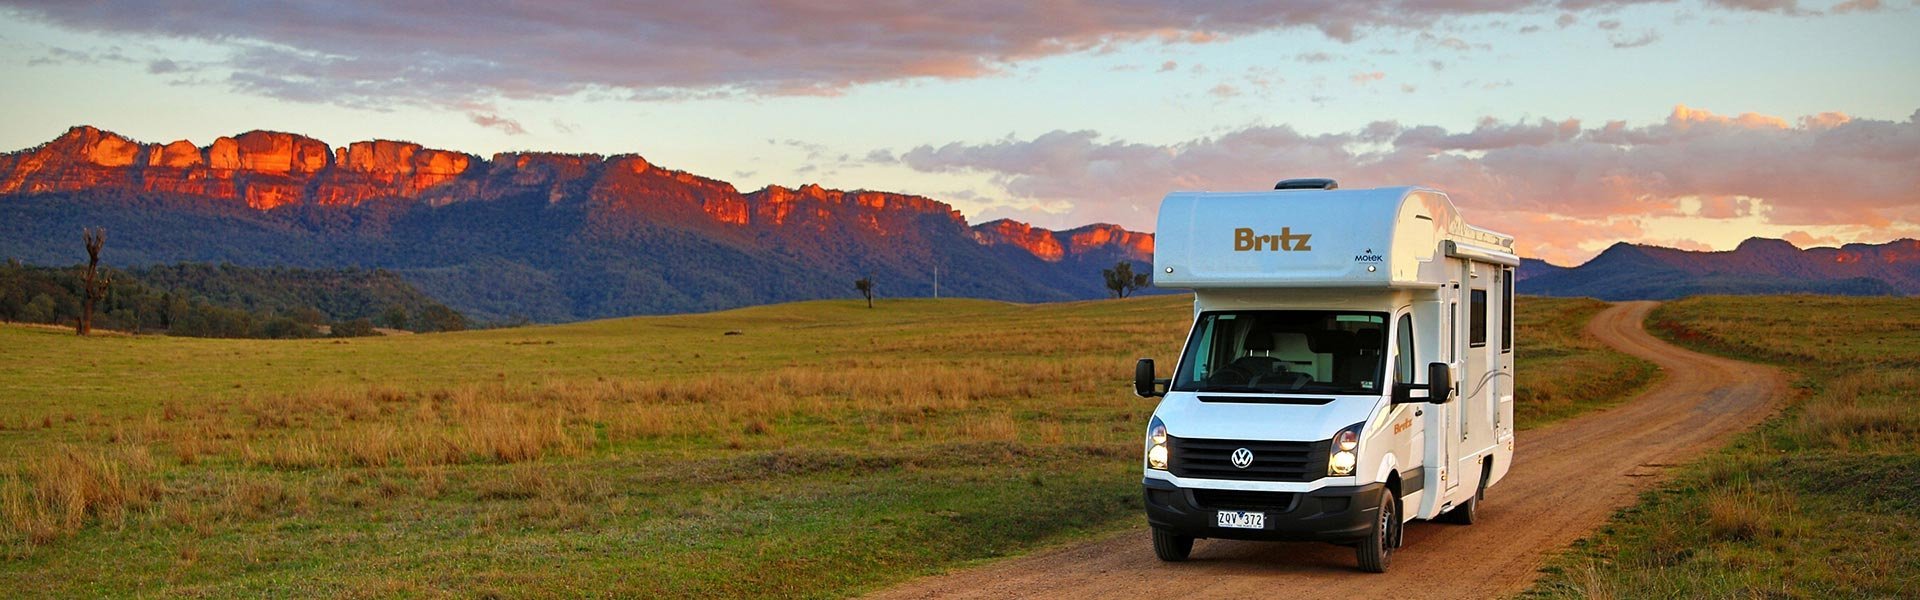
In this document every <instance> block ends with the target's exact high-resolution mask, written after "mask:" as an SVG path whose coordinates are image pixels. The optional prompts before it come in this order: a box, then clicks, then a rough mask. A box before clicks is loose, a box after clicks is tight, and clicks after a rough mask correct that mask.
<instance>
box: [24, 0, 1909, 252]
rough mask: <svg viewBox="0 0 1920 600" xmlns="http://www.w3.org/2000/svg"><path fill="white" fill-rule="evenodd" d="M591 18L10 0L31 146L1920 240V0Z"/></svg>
mask: <svg viewBox="0 0 1920 600" xmlns="http://www.w3.org/2000/svg"><path fill="white" fill-rule="evenodd" d="M573 8H575V9H577V10H572V11H543V10H539V9H537V8H535V5H513V4H508V5H502V6H500V7H497V8H496V9H494V10H489V11H471V13H472V14H467V13H462V14H436V13H433V12H432V11H430V10H423V9H418V8H415V7H411V6H407V5H399V6H384V5H380V4H378V3H371V4H336V5H328V6H301V5H268V6H266V7H265V8H264V9H261V10H249V11H222V10H215V9H212V8H206V7H197V6H189V7H155V6H145V5H117V4H115V3H104V4H94V5H84V6H31V5H27V6H23V5H17V4H14V3H11V2H7V3H0V14H6V15H7V16H8V17H9V18H8V19H5V20H0V49H4V50H0V52H4V53H5V55H6V56H8V57H9V58H10V59H11V60H6V61H0V73H4V75H5V76H6V77H7V78H8V79H9V81H12V82H15V84H14V85H10V86H8V90H7V91H6V92H0V98H3V99H4V102H5V104H6V106H8V107H9V108H10V109H12V110H11V111H10V114H11V115H12V117H11V118H9V119H6V120H4V121H0V147H8V148H28V147H32V146H33V145H35V144H39V143H42V142H45V141H46V140H49V139H53V138H54V137H56V136H57V135H59V132H60V130H58V129H55V128H57V127H64V126H66V125H67V124H74V123H84V124H89V125H91V126H94V127H98V128H101V129H104V130H108V131H113V132H115V133H118V134H120V135H123V136H126V137H129V138H133V139H137V140H140V141H143V142H147V143H162V144H164V143H167V142H170V141H173V140H179V139H187V140H192V141H193V142H194V143H195V144H196V145H200V146H204V145H205V144H208V143H211V141H212V140H213V139H214V138H215V137H218V136H228V135H234V134H237V133H239V132H243V131H248V130H255V129H258V130H268V131H285V132H289V133H296V134H300V135H305V136H310V137H313V138H316V139H321V140H324V141H326V142H327V143H328V144H334V143H337V142H338V141H340V140H348V141H360V140H374V139H389V140H407V141H411V142H414V143H419V144H421V145H423V146H426V147H430V148H439V149H446V150H453V151H458V152H464V153H468V154H473V155H476V156H481V157H488V156H491V155H493V154H495V153H498V152H506V151H512V150H531V151H540V152H558V153H572V154H589V153H590V154H600V155H603V156H610V155H615V154H627V153H634V154H639V155H641V156H645V157H647V158H648V160H649V162H654V163H656V164H664V165H669V167H668V168H673V169H678V170H684V171H687V172H690V173H696V174H700V175H703V176H706V177H711V178H714V179H719V180H723V181H728V182H732V183H736V184H737V185H738V186H739V188H740V189H754V188H762V187H766V186H770V185H780V186H782V187H798V186H799V185H801V184H804V183H816V184H819V185H821V186H823V187H827V188H833V189H847V190H854V189H864V190H874V191H887V192H894V193H901V194H911V195H918V196H923V197H926V198H930V199H933V200H937V201H940V202H943V203H946V204H948V205H951V206H953V207H954V208H955V209H957V210H961V211H962V212H964V213H966V214H968V215H972V216H973V218H976V219H978V220H979V221H980V222H982V223H986V222H991V221H994V220H998V219H1003V218H1006V219H1013V220H1016V221H1020V222H1023V223H1030V224H1032V225H1034V226H1037V227H1044V228H1047V229H1053V230H1067V229H1072V228H1075V227H1079V226H1083V225H1087V224H1093V223H1112V224H1116V225H1120V226H1122V227H1126V228H1128V229H1131V230H1136V231H1150V230H1152V229H1153V218H1154V212H1155V210H1156V208H1155V207H1156V205H1157V201H1158V199H1159V198H1160V197H1161V196H1163V195H1164V194H1165V193H1167V192H1169V191H1174V190H1231V189H1264V188H1265V187H1268V186H1271V185H1272V182H1273V181H1277V180H1279V179H1283V178H1289V177H1305V176H1327V177H1333V178H1335V179H1339V180H1340V181H1341V182H1342V183H1343V184H1344V185H1346V186H1347V187H1353V188H1370V187H1390V186H1398V185H1425V186H1429V187H1434V188H1436V189H1440V190H1442V191H1445V192H1447V193H1448V194H1449V195H1450V196H1452V197H1453V199H1454V201H1455V202H1456V203H1457V204H1458V205H1459V206H1460V207H1461V210H1462V212H1463V213H1464V214H1466V215H1467V219H1468V220H1469V221H1470V222H1473V223H1475V224H1476V225H1480V226H1484V227H1487V228H1490V229H1495V230H1500V231H1505V232H1511V233H1513V234H1514V235H1515V236H1516V237H1518V238H1519V248H1520V250H1521V251H1522V254H1525V255H1527V256H1531V257H1539V258H1542V259H1544V260H1548V261H1549V262H1552V263H1554V264H1579V263H1583V262H1585V261H1586V260H1588V259H1590V258H1592V257H1593V256H1596V255H1598V254H1599V253H1600V252H1601V251H1603V250H1605V248H1606V247H1607V246H1608V245H1610V244H1611V243H1612V242H1614V241H1627V242H1633V243H1639V244H1645V245H1654V246H1662V247H1671V248H1677V249H1685V250H1728V249H1731V248H1733V247H1735V246H1736V245H1737V244H1738V243H1739V242H1740V241H1741V240H1744V239H1747V238H1749V237H1765V238H1770V239H1785V240H1788V241H1789V242H1791V243H1793V244H1794V245H1795V246H1796V247H1800V248H1814V247H1837V246H1840V245H1844V244H1847V243H1883V242H1887V241H1892V240H1896V239H1904V238H1916V237H1920V166H1917V165H1915V164H1914V160H1915V159H1914V157H1915V156H1920V110H1916V109H1917V108H1920V78H1916V77H1912V76H1911V75H1908V74H1910V73H1914V72H1920V39H1916V38H1915V37H1914V36H1911V35H1909V34H1908V32H1910V31H1911V30H1912V29H1914V26H1916V25H1920V10H1916V7H1915V4H1914V3H1913V2H1878V1H1873V0H1849V1H1844V2H1798V1H1796V0H1782V1H1776V2H1718V1H1704V0H1703V1H1698V2H1674V3H1640V2H1621V3H1609V4H1603V5H1594V6H1581V5H1561V4H1555V3H1548V2H1537V1H1529V0H1516V1H1515V2H1511V3H1504V4H1499V5H1489V4H1474V5H1464V4H1462V5H1456V4H1454V3H1439V4H1432V5H1421V6H1415V7H1406V6H1390V5H1383V4H1342V5H1339V6H1317V7H1316V6H1305V5H1285V6H1261V7H1239V8H1227V7H1214V6H1208V5H1197V6H1186V7H1181V8H1180V9H1179V10H1178V11H1176V10H1167V9H1156V8H1153V7H1127V6H1113V5H1101V4H1093V3H1088V4H1086V5H1077V4H1076V5H1071V6H1067V5H1063V6H1062V7H1050V6H1038V7H1037V6H1030V5H1025V4H1022V3H1013V4H1009V5H1007V6H999V7H995V6H983V7H976V8H977V10H968V9H966V8H964V7H962V8H955V7H949V6H944V5H938V4H933V5H925V6H922V5H917V4H915V3H913V2H903V3H899V4H895V5H889V6H872V7H869V8H868V9H867V10H861V11H853V10H831V9H825V8H819V7H811V8H808V7H799V8H796V7H786V6H765V7H746V6H733V5H724V6H723V5H703V6H699V7H688V8H686V9H685V10H677V11H666V10H661V9H658V8H649V7H647V6H640V7H638V8H634V7H626V6H600V5H597V4H594V3H591V2H584V3H579V4H575V5H573ZM1055 10H1064V11H1066V12H1053V11H1055ZM1009 15H1012V16H1014V17H1018V18H1007V17H1008V16H1009ZM1069 16H1071V17H1072V18H1067V17H1069ZM1570 73H1577V74H1578V75H1577V76H1571V75H1569V74H1570ZM130 100H132V101H134V102H137V103H138V104H133V103H130V102H129V101H130ZM134 106H138V108H137V109H136V108H133V107H134ZM56 124H58V125H56ZM1287 165H1291V166H1287Z"/></svg>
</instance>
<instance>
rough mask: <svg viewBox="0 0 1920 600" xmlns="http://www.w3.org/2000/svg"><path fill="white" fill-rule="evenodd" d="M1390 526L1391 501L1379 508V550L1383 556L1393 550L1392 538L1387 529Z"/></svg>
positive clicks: (1391, 514) (1391, 521)
mask: <svg viewBox="0 0 1920 600" xmlns="http://www.w3.org/2000/svg"><path fill="white" fill-rule="evenodd" d="M1392 526H1393V501H1391V500H1389V501H1387V503H1386V505H1384V506H1381V507H1380V548H1381V553H1383V554H1384V553H1386V552H1390V551H1392V550H1393V545H1392V544H1393V536H1392V535H1390V534H1389V533H1388V532H1389V531H1390V530H1389V529H1387V528H1388V527H1392Z"/></svg>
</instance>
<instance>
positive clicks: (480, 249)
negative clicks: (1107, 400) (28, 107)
mask: <svg viewBox="0 0 1920 600" xmlns="http://www.w3.org/2000/svg"><path fill="white" fill-rule="evenodd" d="M82 227H105V228H106V229H107V230H108V231H109V240H108V243H107V250H106V252H105V253H104V254H103V260H105V261H106V262H107V263H108V264H112V265H118V266H123V267H128V266H142V265H153V264H169V263H178V262H209V263H231V264H237V265H252V266H292V267H307V268H382V269H388V270H391V271H393V272H395V273H398V274H400V275H401V276H403V277H405V278H406V279H408V280H409V281H411V282H413V283H414V284H416V285H418V286H419V287H420V288H421V289H423V290H425V291H426V292H427V293H428V294H430V295H432V296H433V297H434V298H436V299H438V300H440V301H442V302H444V303H446V304H448V305H449V306H452V307H454V308H456V309H459V310H460V311H462V312H464V313H466V314H467V315H468V316H470V317H474V318H476V319H479V320H482V321H493V322H500V321H508V320H519V319H530V320H534V321H567V320H576V319H587V318H599V317H610V316H619V315H632V314H657V313H673V312H688V311H700V310H714V309H723V308H731V307H736V306H745V305H752V304H764V303H770V302H781V301H789V300H801V299H815V298H831V297H852V296H853V295H854V294H855V292H854V289H853V281H854V280H855V279H858V278H860V277H871V279H872V280H873V282H874V286H875V289H876V294H877V295H879V296H881V297H887V296H894V297H902V296H928V295H932V294H933V292H934V286H935V285H936V272H937V277H938V279H937V282H938V283H937V285H938V287H939V290H940V292H941V293H942V294H946V295H954V296H968V297H980V298H996V299H1004V300H1015V301H1054V300H1071V299H1085V298H1098V297H1101V296H1104V295H1105V294H1106V289H1105V283H1104V279H1103V278H1102V277H1101V274H1100V269H1101V268H1110V267H1112V266H1113V265H1115V264H1116V263H1118V262H1121V261H1132V262H1134V263H1135V264H1136V271H1139V272H1145V271H1146V270H1147V266H1146V263H1150V262H1151V260H1152V252H1153V236H1152V235H1151V234H1148V233H1141V232H1136V231H1129V230H1126V229H1124V228H1121V227H1119V226H1116V225H1108V224H1094V225H1088V226H1085V227H1080V228H1077V229H1072V230H1067V231H1052V230H1048V229H1043V228H1039V227H1033V226H1031V225H1028V224H1026V223H1020V222H1017V221H1011V220H998V221H992V222H989V223H983V224H979V225H973V224H970V223H968V222H967V219H966V217H965V216H964V215H962V214H960V212H959V211H957V210H954V209H953V207H951V206H949V205H947V204H944V203H941V202H938V201H934V200H931V199H928V198H925V197H920V196H913V195H906V194H895V193H887V192H876V191H863V190H858V191H842V190H832V189H825V188H822V187H820V186H817V185H805V186H800V187H797V188H785V187H779V186H769V187H766V188H763V189H760V190H756V191H752V192H746V193H742V192H740V191H738V190H736V189H735V188H734V187H733V185H732V184H729V183H727V182H724V181H720V180H716V179H710V178H706V177H701V176H698V175H694V174H691V173H687V172H684V171H677V170H670V169H666V168H662V167H659V166H656V165H654V164H652V163H650V162H648V161H647V160H646V159H644V158H641V157H640V156H638V155H633V154H623V155H615V156H600V155H596V154H559V153H544V152H508V153H500V154H495V155H493V156H492V157H490V158H481V157H479V156H475V155H471V154H465V153H460V152H453V151H447V150H436V149H431V148H425V147H422V146H421V145H419V144H414V143H410V142H400V141H391V140H373V141H363V142H354V143H351V144H348V145H346V146H344V147H337V148H336V147H331V146H329V145H328V144H326V143H324V142H321V141H319V140H316V139H313V138H310V137H306V136H302V135H298V134H292V133H284V132H273V131H251V132H247V133H244V134H240V135H237V136H233V137H222V138H219V139H216V140H214V141H213V143H211V144H209V145H206V146H200V145H196V144H194V143H192V142H189V141H185V140H182V141H176V142H172V143H168V144H149V143H142V142H137V141H134V140H131V139H128V138H126V137H124V136H121V135H118V134H115V133H112V132H109V131H103V130H100V129H96V128H94V127H89V126H77V127H73V128H71V129H69V130H68V131H67V132H66V133H64V134H62V135H60V136H59V137H57V138H55V139H54V140H52V141H50V142H47V143H45V144H41V145H40V146H37V147H34V148H29V149H25V150H21V151H17V152H11V153H6V154H0V257H11V258H17V259H20V260H23V261H25V262H27V263H31V264H42V265H71V264H74V263H76V262H79V261H80V260H81V259H83V258H84V255H83V254H82V253H81V251H80V250H81V248H80V246H81V244H80V241H79V240H80V236H79V231H80V229H81V228H82Z"/></svg>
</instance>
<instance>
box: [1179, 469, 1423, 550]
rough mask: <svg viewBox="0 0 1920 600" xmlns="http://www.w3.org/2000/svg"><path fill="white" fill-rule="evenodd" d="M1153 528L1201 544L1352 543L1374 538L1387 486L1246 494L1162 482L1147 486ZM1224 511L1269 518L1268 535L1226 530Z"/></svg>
mask: <svg viewBox="0 0 1920 600" xmlns="http://www.w3.org/2000/svg"><path fill="white" fill-rule="evenodd" d="M1142 484H1143V486H1144V487H1145V491H1144V494H1145V496H1146V504H1147V523H1148V524H1151V525H1153V527H1154V528H1156V529H1164V530H1167V531H1169V532H1172V533H1174V534H1177V535H1185V536H1192V537H1196V538H1219V539H1230V540H1263V541H1320V542H1350V541H1354V540H1359V539H1362V538H1365V537H1366V536H1367V535H1368V534H1370V533H1372V531H1371V529H1372V527H1373V523H1374V521H1375V520H1376V519H1378V518H1379V513H1380V496H1381V495H1382V494H1385V493H1387V486H1386V484H1382V483H1369V484H1366V485H1360V486H1352V487H1326V488H1320V489H1317V490H1313V491H1310V492H1243V491H1238V490H1211V489H1197V488H1182V487H1179V486H1176V485H1174V484H1172V483H1169V482H1166V481H1162V480H1158V479H1145V480H1142ZM1222 510H1245V511H1258V512H1264V513H1266V514H1267V522H1266V528H1265V529H1233V528H1225V527H1220V526H1219V525H1218V521H1217V520H1216V517H1217V514H1218V512H1219V511H1222Z"/></svg>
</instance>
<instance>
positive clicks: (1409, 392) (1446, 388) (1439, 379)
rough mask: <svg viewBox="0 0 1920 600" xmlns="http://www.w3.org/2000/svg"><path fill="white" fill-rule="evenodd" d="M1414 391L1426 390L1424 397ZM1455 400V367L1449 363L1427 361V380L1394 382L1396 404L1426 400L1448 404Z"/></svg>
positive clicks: (1432, 402) (1394, 400) (1427, 401)
mask: <svg viewBox="0 0 1920 600" xmlns="http://www.w3.org/2000/svg"><path fill="white" fill-rule="evenodd" d="M1414 392H1426V393H1427V395H1426V396H1424V397H1416V396H1414V395H1413V393H1414ZM1452 401H1453V367H1450V366H1447V363H1439V362H1437V363H1427V382H1426V383H1425V384H1419V383H1396V384H1393V403H1394V404H1414V403H1419V402H1426V403H1431V404H1446V403H1448V402H1452Z"/></svg>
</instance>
